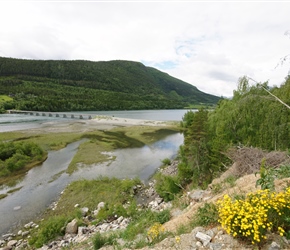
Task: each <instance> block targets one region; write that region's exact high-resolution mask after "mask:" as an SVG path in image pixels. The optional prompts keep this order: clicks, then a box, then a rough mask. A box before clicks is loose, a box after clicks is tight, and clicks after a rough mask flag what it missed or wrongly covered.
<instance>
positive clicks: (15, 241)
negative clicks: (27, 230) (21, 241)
mask: <svg viewBox="0 0 290 250" xmlns="http://www.w3.org/2000/svg"><path fill="white" fill-rule="evenodd" d="M16 244H17V240H10V241H8V243H7V246H8V247H14V246H16Z"/></svg>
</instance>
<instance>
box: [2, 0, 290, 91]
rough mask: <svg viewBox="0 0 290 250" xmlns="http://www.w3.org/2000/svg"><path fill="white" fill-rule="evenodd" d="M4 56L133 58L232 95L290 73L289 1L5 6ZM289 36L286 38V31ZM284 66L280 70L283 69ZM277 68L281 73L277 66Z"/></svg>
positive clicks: (202, 87)
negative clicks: (246, 79) (247, 80)
mask: <svg viewBox="0 0 290 250" xmlns="http://www.w3.org/2000/svg"><path fill="white" fill-rule="evenodd" d="M0 8H1V15H0V22H1V26H0V36H1V39H0V56H4V57H13V58H26V59H63V60H76V59H85V60H91V61H108V60H132V61H138V62H142V63H143V64H145V65H146V66H151V67H155V68H157V69H160V70H161V71H164V72H166V73H168V74H170V75H171V76H173V77H176V78H179V79H181V80H183V81H185V82H188V83H190V84H193V85H194V86H196V87H197V88H198V89H200V90H201V91H204V92H206V93H210V94H214V95H218V96H231V95H232V93H233V90H234V89H235V88H236V86H237V82H238V79H239V77H242V76H244V75H247V76H250V77H251V78H253V79H255V80H256V81H258V82H264V81H267V80H269V84H270V86H273V85H277V86H279V85H280V84H281V83H283V81H284V79H285V77H286V76H287V74H288V73H289V69H290V58H289V60H286V61H285V63H284V64H283V65H282V64H280V63H279V62H280V60H281V58H283V57H285V56H287V55H288V54H290V33H289V30H290V15H289V9H290V2H289V1H275V2H266V1H218V0H216V1H57V0H56V1H25V0H24V1H13V0H10V1H3V0H0ZM287 31H288V33H287ZM277 65H278V66H277ZM276 66H277V67H276Z"/></svg>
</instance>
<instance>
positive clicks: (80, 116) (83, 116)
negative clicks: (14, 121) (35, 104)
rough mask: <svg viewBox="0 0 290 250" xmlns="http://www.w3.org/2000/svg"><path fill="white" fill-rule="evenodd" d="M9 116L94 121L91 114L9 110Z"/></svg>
mask: <svg viewBox="0 0 290 250" xmlns="http://www.w3.org/2000/svg"><path fill="white" fill-rule="evenodd" d="M8 113H9V114H24V115H35V116H48V117H62V118H67V119H87V120H90V119H92V115H91V114H72V113H62V112H39V111H25V110H8Z"/></svg>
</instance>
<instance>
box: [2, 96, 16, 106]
mask: <svg viewBox="0 0 290 250" xmlns="http://www.w3.org/2000/svg"><path fill="white" fill-rule="evenodd" d="M9 101H13V98H11V97H10V96H7V95H0V104H1V103H3V102H9Z"/></svg>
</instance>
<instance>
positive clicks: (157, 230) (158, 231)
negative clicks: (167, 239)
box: [147, 222, 164, 242]
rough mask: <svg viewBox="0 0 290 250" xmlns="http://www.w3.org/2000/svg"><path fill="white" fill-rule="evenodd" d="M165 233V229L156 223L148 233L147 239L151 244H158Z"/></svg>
mask: <svg viewBox="0 0 290 250" xmlns="http://www.w3.org/2000/svg"><path fill="white" fill-rule="evenodd" d="M163 232H164V227H163V226H162V225H161V224H160V223H158V222H156V223H154V224H153V226H152V227H150V228H149V230H148V232H147V237H148V239H149V241H150V242H157V241H158V240H160V237H162V233H163Z"/></svg>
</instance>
